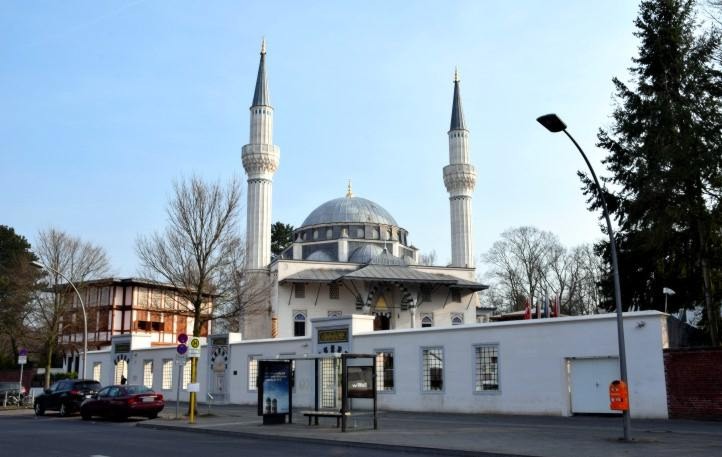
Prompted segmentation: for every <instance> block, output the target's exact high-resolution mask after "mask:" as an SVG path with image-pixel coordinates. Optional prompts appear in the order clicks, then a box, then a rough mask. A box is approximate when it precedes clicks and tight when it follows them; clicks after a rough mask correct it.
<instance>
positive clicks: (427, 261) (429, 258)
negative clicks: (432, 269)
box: [419, 249, 436, 266]
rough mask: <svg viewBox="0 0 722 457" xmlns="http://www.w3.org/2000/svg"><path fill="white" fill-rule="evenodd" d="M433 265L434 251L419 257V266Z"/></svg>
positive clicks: (434, 260) (434, 259)
mask: <svg viewBox="0 0 722 457" xmlns="http://www.w3.org/2000/svg"><path fill="white" fill-rule="evenodd" d="M434 264H436V249H432V250H431V251H430V252H428V253H426V254H421V255H420V256H419V265H427V266H432V265H434Z"/></svg>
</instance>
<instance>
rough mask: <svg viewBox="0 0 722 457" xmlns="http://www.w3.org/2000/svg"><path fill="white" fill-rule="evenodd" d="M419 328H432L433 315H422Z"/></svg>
mask: <svg viewBox="0 0 722 457" xmlns="http://www.w3.org/2000/svg"><path fill="white" fill-rule="evenodd" d="M421 326H422V327H433V326H434V316H433V314H422V315H421Z"/></svg>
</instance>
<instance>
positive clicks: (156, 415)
mask: <svg viewBox="0 0 722 457" xmlns="http://www.w3.org/2000/svg"><path fill="white" fill-rule="evenodd" d="M156 417H158V413H150V414H148V419H155V418H156Z"/></svg>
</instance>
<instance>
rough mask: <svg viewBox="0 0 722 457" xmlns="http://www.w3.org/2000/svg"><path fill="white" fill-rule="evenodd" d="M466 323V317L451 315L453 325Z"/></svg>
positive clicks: (457, 314)
mask: <svg viewBox="0 0 722 457" xmlns="http://www.w3.org/2000/svg"><path fill="white" fill-rule="evenodd" d="M463 323H464V315H463V314H461V313H451V325H462V324H463Z"/></svg>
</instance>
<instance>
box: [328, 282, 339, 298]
mask: <svg viewBox="0 0 722 457" xmlns="http://www.w3.org/2000/svg"><path fill="white" fill-rule="evenodd" d="M338 289H339V288H338V283H337V282H332V283H331V284H329V285H328V298H329V299H331V300H338V297H339V295H340V292H339V290H338Z"/></svg>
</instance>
